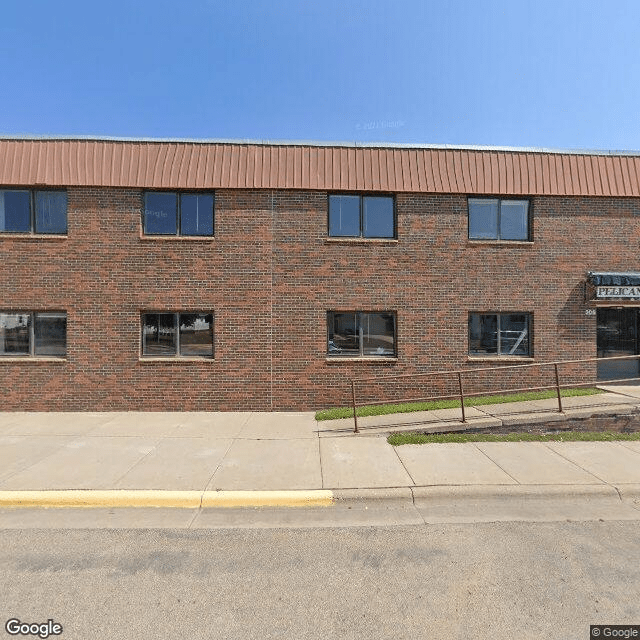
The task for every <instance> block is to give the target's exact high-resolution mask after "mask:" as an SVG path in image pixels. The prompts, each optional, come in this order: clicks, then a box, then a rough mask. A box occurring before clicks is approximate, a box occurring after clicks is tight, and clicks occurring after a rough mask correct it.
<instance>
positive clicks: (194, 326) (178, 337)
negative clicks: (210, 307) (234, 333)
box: [142, 313, 213, 358]
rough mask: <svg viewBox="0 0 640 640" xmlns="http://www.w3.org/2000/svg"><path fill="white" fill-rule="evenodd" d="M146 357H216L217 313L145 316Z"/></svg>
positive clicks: (143, 350) (143, 342) (143, 321)
mask: <svg viewBox="0 0 640 640" xmlns="http://www.w3.org/2000/svg"><path fill="white" fill-rule="evenodd" d="M142 355H143V356H165V357H172V356H182V357H204V358H213V314H212V313H143V314H142Z"/></svg>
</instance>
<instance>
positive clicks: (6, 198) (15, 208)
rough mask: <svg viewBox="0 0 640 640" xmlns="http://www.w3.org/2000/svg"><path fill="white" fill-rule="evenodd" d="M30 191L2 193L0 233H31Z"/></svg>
mask: <svg viewBox="0 0 640 640" xmlns="http://www.w3.org/2000/svg"><path fill="white" fill-rule="evenodd" d="M30 230H31V205H30V197H29V192H28V191H0V231H27V232H28V231H30Z"/></svg>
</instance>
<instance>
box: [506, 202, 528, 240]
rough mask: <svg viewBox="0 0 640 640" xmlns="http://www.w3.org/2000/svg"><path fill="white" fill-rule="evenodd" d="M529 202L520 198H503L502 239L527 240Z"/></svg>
mask: <svg viewBox="0 0 640 640" xmlns="http://www.w3.org/2000/svg"><path fill="white" fill-rule="evenodd" d="M528 206H529V203H528V202H526V201H518V200H503V201H502V203H501V204H500V239H501V240H527V239H528V237H529V228H528V215H527V209H528Z"/></svg>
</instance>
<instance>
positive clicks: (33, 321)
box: [0, 311, 67, 358]
mask: <svg viewBox="0 0 640 640" xmlns="http://www.w3.org/2000/svg"><path fill="white" fill-rule="evenodd" d="M66 355H67V314H66V313H64V312H56V313H32V312H29V311H19V312H0V356H45V357H47V356H48V357H54V358H55V357H58V358H64V357H65V356H66Z"/></svg>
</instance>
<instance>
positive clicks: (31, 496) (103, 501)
mask: <svg viewBox="0 0 640 640" xmlns="http://www.w3.org/2000/svg"><path fill="white" fill-rule="evenodd" d="M332 504H333V494H332V492H331V491H160V490H157V491H156V490H104V491H103V490H97V491H94V490H68V491H0V508H5V507H12V508H16V507H18V508H19V507H22V508H34V507H44V508H77V507H82V508H101V507H102V508H105V507H120V508H125V507H135V508H137V507H164V508H180V509H199V508H201V507H202V508H208V507H311V506H313V507H321V506H324V507H328V506H330V505H332Z"/></svg>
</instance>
